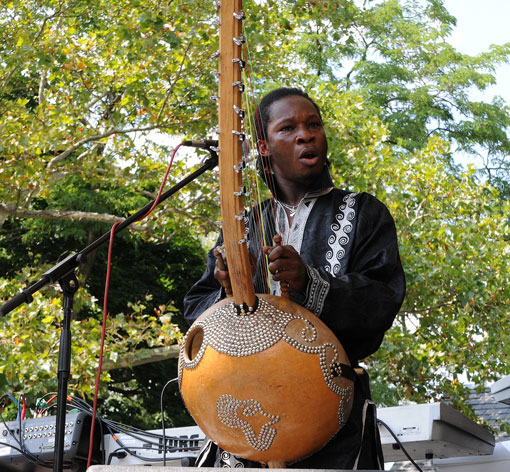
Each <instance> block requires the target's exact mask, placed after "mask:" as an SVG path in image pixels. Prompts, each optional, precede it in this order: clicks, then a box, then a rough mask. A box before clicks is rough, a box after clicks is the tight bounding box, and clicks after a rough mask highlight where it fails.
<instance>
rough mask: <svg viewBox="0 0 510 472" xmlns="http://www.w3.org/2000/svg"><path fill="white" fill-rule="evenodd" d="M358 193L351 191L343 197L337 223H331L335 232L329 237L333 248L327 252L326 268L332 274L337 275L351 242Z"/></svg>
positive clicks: (336, 216)
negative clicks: (346, 248)
mask: <svg viewBox="0 0 510 472" xmlns="http://www.w3.org/2000/svg"><path fill="white" fill-rule="evenodd" d="M356 195H358V194H357V193H350V194H348V195H346V196H345V197H344V198H343V201H344V203H342V204H341V205H340V207H339V210H340V211H339V212H338V213H337V214H336V215H335V219H336V223H333V224H332V225H331V230H332V231H333V234H332V235H331V236H330V237H329V239H328V244H329V247H330V248H331V249H330V250H329V251H328V252H327V253H326V266H325V267H324V270H325V271H326V272H329V273H330V274H333V275H337V274H338V272H339V271H340V267H341V266H342V265H341V263H340V261H341V260H342V259H343V257H344V256H345V246H346V245H347V243H348V242H349V233H350V232H351V231H352V223H351V221H352V220H353V219H354V216H355V214H356V212H355V211H354V210H353V207H354V204H355V203H356V199H355V197H356Z"/></svg>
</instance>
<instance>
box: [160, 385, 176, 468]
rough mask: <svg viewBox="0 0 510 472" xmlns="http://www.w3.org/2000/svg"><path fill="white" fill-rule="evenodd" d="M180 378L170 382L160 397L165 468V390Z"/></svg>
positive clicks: (164, 462) (164, 463)
mask: <svg viewBox="0 0 510 472" xmlns="http://www.w3.org/2000/svg"><path fill="white" fill-rule="evenodd" d="M177 380H178V378H175V379H172V380H169V381H168V382H167V383H166V384H165V386H164V387H163V388H162V390H161V396H160V407H161V427H162V428H163V467H165V466H166V433H165V410H164V408H163V395H164V393H165V389H166V388H167V387H168V386H169V385H170V384H173V383H175V382H177Z"/></svg>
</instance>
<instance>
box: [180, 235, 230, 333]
mask: <svg viewBox="0 0 510 472" xmlns="http://www.w3.org/2000/svg"><path fill="white" fill-rule="evenodd" d="M222 244H223V239H222V237H221V235H220V237H219V238H218V241H217V242H216V245H215V246H214V248H216V247H217V246H221V245H222ZM214 248H213V249H211V250H210V251H209V253H208V254H207V267H206V270H205V272H204V273H203V274H202V277H201V278H200V280H199V281H198V282H196V283H195V284H194V285H193V287H191V289H190V291H189V292H188V293H187V294H186V296H185V297H184V319H185V320H186V321H187V322H188V323H189V324H190V325H191V324H192V323H193V322H194V321H195V320H196V319H197V318H198V317H199V316H200V315H201V314H202V313H203V312H204V311H205V310H207V308H209V307H210V306H212V305H214V304H215V303H216V302H217V301H219V300H220V299H222V298H223V297H224V296H225V291H224V290H223V289H222V287H221V285H220V283H219V282H218V281H217V280H216V279H215V278H214V267H215V265H216V256H215V255H214V252H213V251H214Z"/></svg>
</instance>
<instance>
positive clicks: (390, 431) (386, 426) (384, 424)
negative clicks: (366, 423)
mask: <svg viewBox="0 0 510 472" xmlns="http://www.w3.org/2000/svg"><path fill="white" fill-rule="evenodd" d="M377 422H378V423H379V424H382V425H383V426H384V427H385V428H386V429H387V430H388V431H389V433H390V434H391V435H392V436H393V439H395V441H397V444H398V445H399V447H400V449H402V452H403V453H404V454H405V456H406V457H407V458H408V459H409V460H410V461H411V463H412V464H413V465H414V466H415V467H416V468H417V469H418V470H419V471H420V472H423V469H422V468H421V467H420V466H419V465H418V464H417V463H416V462H414V460H413V458H412V457H411V456H410V455H409V453H408V452H407V451H406V448H405V447H404V445H403V444H402V443H401V442H400V439H398V438H397V436H396V434H395V433H394V432H393V431H392V430H391V428H390V427H389V426H388V425H387V424H386V423H385V422H384V421H382V420H380V419H379V418H377Z"/></svg>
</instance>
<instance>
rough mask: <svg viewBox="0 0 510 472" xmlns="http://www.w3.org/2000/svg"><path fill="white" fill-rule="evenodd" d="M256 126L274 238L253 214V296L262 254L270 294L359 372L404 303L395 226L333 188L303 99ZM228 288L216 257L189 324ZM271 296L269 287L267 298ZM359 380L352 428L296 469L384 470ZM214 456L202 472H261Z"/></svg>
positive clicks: (273, 103) (260, 116)
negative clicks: (310, 317) (291, 305)
mask: <svg viewBox="0 0 510 472" xmlns="http://www.w3.org/2000/svg"><path fill="white" fill-rule="evenodd" d="M256 118H257V120H258V128H259V129H258V143H257V144H258V150H259V158H258V159H259V160H258V163H257V164H258V168H259V172H260V173H261V176H262V178H263V180H264V181H265V182H266V184H268V186H269V188H270V190H271V192H272V194H273V197H274V198H273V199H272V200H269V201H266V202H263V203H262V204H261V205H260V206H259V208H257V209H256V210H257V211H259V212H260V214H261V218H262V220H263V221H264V223H265V224H266V226H267V227H268V228H269V229H267V228H266V235H265V237H264V238H262V236H260V235H259V234H258V232H257V231H256V229H255V226H256V225H255V224H254V218H255V217H254V215H255V213H256V211H255V210H254V211H252V212H251V216H250V222H249V224H248V228H249V235H250V242H249V249H250V254H251V255H252V256H253V258H254V259H255V260H256V266H257V270H256V271H255V274H254V284H255V289H256V291H259V292H260V291H261V287H262V286H263V284H264V280H263V279H264V270H263V269H262V267H263V264H264V259H265V258H264V257H263V254H261V253H262V249H261V248H262V247H264V245H265V248H264V252H265V253H266V255H267V259H268V269H269V272H270V273H271V279H272V280H270V281H269V285H271V286H272V289H273V293H275V294H277V295H278V294H280V283H279V282H282V283H284V284H287V285H288V288H289V292H290V298H291V299H292V300H293V301H294V302H296V303H299V304H300V305H302V306H303V307H305V308H306V309H307V310H309V311H311V312H312V313H313V314H315V315H316V316H318V317H319V318H320V319H321V320H322V321H323V322H324V323H325V324H326V325H327V326H328V327H329V328H330V329H331V330H332V331H333V333H334V334H335V335H336V336H337V338H338V340H339V341H340V342H341V344H342V345H343V347H344V349H345V351H346V353H347V355H348V357H349V360H350V362H351V365H352V366H353V367H355V368H357V367H358V366H359V361H361V360H362V359H364V358H365V357H367V356H369V355H370V354H372V353H374V352H375V351H376V350H377V349H378V348H379V346H380V345H381V342H382V339H383V336H384V333H385V331H386V330H388V329H389V328H390V327H391V325H392V322H393V319H394V317H395V316H396V314H397V312H398V310H399V309H400V306H401V304H402V301H403V299H404V294H405V278H404V272H403V269H402V265H401V263H400V257H399V252H398V244H397V237H396V231H395V225H394V222H393V219H392V217H391V215H390V214H389V212H388V210H387V209H386V207H385V206H384V205H383V204H382V203H381V202H379V201H378V200H377V199H375V198H374V197H372V196H371V195H369V194H367V193H352V192H348V191H344V190H340V189H336V188H334V187H333V183H332V180H331V176H330V173H329V163H328V160H327V151H328V143H327V139H326V134H325V131H324V126H323V122H322V117H321V113H320V110H319V108H318V106H317V105H316V104H315V103H314V102H313V100H312V99H311V98H310V97H309V96H308V95H307V94H306V93H304V92H302V91H301V90H299V89H294V88H280V89H276V90H274V91H272V92H270V93H269V94H267V95H266V96H265V97H264V98H263V99H262V100H261V102H260V104H259V107H258V109H257V116H256ZM275 234H279V235H281V238H282V242H281V245H272V243H271V240H272V238H273V236H274V235H275ZM262 239H264V241H262ZM268 240H269V244H270V246H269V247H267V245H268ZM219 244H221V237H220V240H219ZM228 280H229V274H228V271H227V270H222V269H220V267H219V266H218V263H217V260H216V257H215V256H214V254H213V253H212V251H211V252H210V253H209V255H208V263H207V270H206V272H205V273H204V275H203V276H202V278H201V279H200V280H199V281H198V282H197V283H196V284H195V285H194V286H193V287H192V289H191V290H190V291H189V293H188V294H187V295H186V297H185V300H184V303H185V318H186V320H187V321H188V322H189V323H192V322H193V321H194V320H195V319H196V318H197V317H198V316H200V315H201V314H202V313H203V312H204V311H205V310H206V309H207V308H208V307H209V306H211V305H213V304H214V303H215V302H217V301H218V300H219V299H220V298H223V297H224V296H225V290H224V288H223V287H225V286H226V285H228ZM267 287H268V284H267V282H266V289H265V291H266V292H267ZM262 290H264V289H262ZM356 371H357V372H358V375H357V376H356V380H355V387H354V392H355V393H354V403H353V407H352V410H351V414H350V417H349V419H348V421H347V423H346V424H345V426H344V427H343V428H342V429H341V430H340V431H339V432H338V433H337V434H336V435H335V436H334V437H333V438H332V439H331V440H330V441H329V442H328V443H327V444H326V445H325V446H324V447H323V448H322V449H321V450H319V451H318V452H316V453H314V454H313V455H312V456H310V457H308V458H306V459H303V460H300V461H299V462H296V463H294V464H289V465H288V466H289V467H293V468H334V469H353V468H357V469H383V468H384V467H383V466H384V464H383V462H382V461H383V459H382V452H381V445H380V440H379V435H378V431H377V424H376V418H375V406H374V405H373V403H372V402H371V400H370V388H369V382H368V375H367V374H366V372H365V371H364V370H362V369H358V368H357V369H356ZM312 420H313V419H312ZM207 451H208V453H209V455H207V454H203V457H202V458H201V461H200V462H199V465H202V466H219V467H225V466H229V465H230V466H237V467H239V466H241V465H243V464H244V465H245V466H247V467H256V466H257V465H256V464H254V463H253V462H249V461H243V460H241V459H239V458H234V457H232V456H231V455H229V454H228V453H227V454H225V453H224V451H221V450H218V448H215V447H214V445H212V444H209V445H208V449H207ZM222 453H223V454H222ZM211 457H212V458H211Z"/></svg>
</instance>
